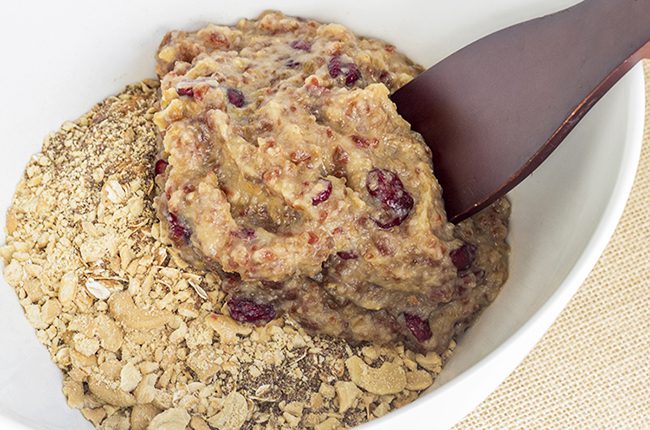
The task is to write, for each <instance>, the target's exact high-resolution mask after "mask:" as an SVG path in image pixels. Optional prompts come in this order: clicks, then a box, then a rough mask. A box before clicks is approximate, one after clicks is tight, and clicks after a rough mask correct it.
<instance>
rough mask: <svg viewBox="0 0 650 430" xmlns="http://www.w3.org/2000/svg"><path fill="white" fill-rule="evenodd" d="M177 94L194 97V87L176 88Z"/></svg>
mask: <svg viewBox="0 0 650 430" xmlns="http://www.w3.org/2000/svg"><path fill="white" fill-rule="evenodd" d="M176 94H178V95H179V96H188V97H194V89H193V88H192V87H186V88H176Z"/></svg>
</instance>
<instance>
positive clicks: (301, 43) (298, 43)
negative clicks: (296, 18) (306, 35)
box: [289, 39, 311, 52]
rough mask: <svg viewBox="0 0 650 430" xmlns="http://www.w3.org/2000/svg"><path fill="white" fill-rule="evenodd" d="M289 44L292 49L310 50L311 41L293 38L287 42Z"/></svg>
mask: <svg viewBox="0 0 650 430" xmlns="http://www.w3.org/2000/svg"><path fill="white" fill-rule="evenodd" d="M289 46H291V47H292V48H293V49H299V50H301V51H307V52H309V51H310V50H311V43H309V42H307V41H306V40H303V39H298V40H294V41H292V42H291V43H289Z"/></svg>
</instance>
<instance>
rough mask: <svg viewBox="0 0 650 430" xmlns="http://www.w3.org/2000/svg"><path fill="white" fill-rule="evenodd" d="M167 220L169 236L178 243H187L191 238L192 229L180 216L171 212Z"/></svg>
mask: <svg viewBox="0 0 650 430" xmlns="http://www.w3.org/2000/svg"><path fill="white" fill-rule="evenodd" d="M167 221H168V222H169V238H170V239H171V240H172V242H174V243H175V244H176V245H182V244H185V243H187V241H188V240H189V239H190V234H191V233H190V229H189V227H187V226H186V225H185V224H183V223H182V222H181V221H180V220H179V219H178V217H177V216H176V215H175V214H173V213H171V212H170V213H169V214H168V215H167Z"/></svg>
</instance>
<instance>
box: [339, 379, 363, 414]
mask: <svg viewBox="0 0 650 430" xmlns="http://www.w3.org/2000/svg"><path fill="white" fill-rule="evenodd" d="M334 389H336V395H337V398H338V400H339V413H340V414H344V413H345V411H347V410H348V409H350V408H351V407H352V406H353V405H354V402H355V401H356V400H357V398H358V397H359V396H360V395H361V390H360V389H359V388H358V387H357V386H356V384H355V383H354V382H347V381H338V382H337V383H335V384H334Z"/></svg>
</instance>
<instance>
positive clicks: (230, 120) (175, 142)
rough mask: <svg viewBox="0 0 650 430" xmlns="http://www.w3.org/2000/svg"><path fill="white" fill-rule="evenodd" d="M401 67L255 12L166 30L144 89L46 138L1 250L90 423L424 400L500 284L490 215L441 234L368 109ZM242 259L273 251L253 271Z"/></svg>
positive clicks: (241, 423)
mask: <svg viewBox="0 0 650 430" xmlns="http://www.w3.org/2000/svg"><path fill="white" fill-rule="evenodd" d="M287 28H288V29H289V32H288V33H287ZM238 32H239V33H238ZM265 32H266V33H268V34H267V35H266V36H264V34H262V33H265ZM269 35H272V36H273V37H270V36H269ZM297 36H300V37H297ZM278 41H280V42H281V43H280V42H278ZM337 41H338V42H337ZM256 43H257V45H256ZM230 44H232V46H231V45H230ZM237 44H239V45H237ZM280 45H282V46H281V47H280V48H278V46H280ZM224 47H226V48H228V49H225V50H223V49H222V48H224ZM246 47H248V48H249V49H254V50H256V51H255V52H257V51H260V52H261V53H262V55H265V56H266V57H267V60H268V59H269V58H271V60H272V61H271V63H270V64H271V66H269V63H268V61H267V60H264V59H263V58H262V57H259V56H256V55H252V54H251V55H249V58H247V57H246V55H240V54H241V52H243V51H245V49H246ZM230 48H238V49H239V50H240V53H239V54H238V53H237V52H232V53H230V52H231V51H229V49H230ZM264 48H267V49H266V51H265V50H264ZM190 61H191V62H190ZM256 61H257V63H256ZM274 62H275V63H278V62H279V63H278V64H280V63H281V64H282V67H279V66H278V64H275V63H274ZM215 63H218V64H217V65H215ZM238 68H244V69H245V71H248V70H250V74H249V75H247V74H246V73H241V70H239V69H238ZM260 71H262V72H263V73H262V74H263V75H264V76H266V78H268V80H267V81H264V82H262V83H260V82H259V81H257V80H255V79H252V78H253V77H254V76H256V73H257V74H258V75H259V74H260ZM418 71H419V68H418V67H417V66H415V65H413V64H412V63H410V62H408V61H407V59H406V58H405V57H403V56H402V55H401V54H399V53H396V52H395V50H394V48H393V47H390V46H389V45H386V44H384V43H383V42H379V41H375V40H371V39H362V38H357V37H356V36H354V35H353V34H352V33H350V32H349V31H348V30H346V29H344V28H342V27H340V26H337V25H321V24H318V23H315V22H313V21H304V20H298V19H294V18H288V17H285V16H283V15H281V14H278V13H270V14H265V15H263V16H262V17H261V18H260V19H259V20H254V21H246V20H244V21H242V22H241V23H240V24H238V26H236V27H219V26H208V27H206V28H205V29H203V30H201V31H199V32H198V33H182V32H175V33H173V34H171V35H170V36H169V37H168V38H166V40H165V41H164V42H163V44H162V45H161V50H160V51H159V70H158V72H159V75H160V76H162V77H163V84H162V85H163V88H162V91H161V90H159V88H158V81H154V80H150V81H144V82H141V83H139V84H136V85H132V86H129V87H128V88H127V89H126V90H125V91H124V92H122V93H121V94H119V95H118V96H115V97H109V98H108V99H106V100H105V101H103V102H101V103H100V104H98V105H97V106H95V107H94V108H93V109H92V110H91V111H90V112H89V113H88V114H86V115H84V116H83V117H81V118H80V119H78V120H77V121H75V122H69V123H66V124H64V125H63V126H62V128H61V129H60V130H59V131H57V132H56V133H54V134H52V135H50V136H49V137H48V138H47V139H46V141H45V143H44V145H43V148H42V151H41V153H39V154H37V155H36V156H34V157H33V159H32V160H31V161H30V163H29V164H28V166H27V168H26V171H25V175H24V177H23V179H22V181H21V182H20V184H19V186H18V189H17V191H16V195H15V197H14V201H13V204H12V207H11V208H10V209H9V212H8V216H7V226H6V227H7V241H6V244H5V245H4V246H3V247H2V248H0V256H1V257H2V258H3V259H4V263H5V268H4V276H5V279H6V280H7V282H8V283H9V284H10V285H11V286H13V287H14V288H15V290H16V292H17V295H18V298H19V300H20V302H21V304H22V305H23V307H24V309H25V313H26V316H27V318H28V320H29V322H30V323H31V324H32V325H33V326H34V327H35V329H36V331H37V336H38V338H39V339H40V341H41V342H43V343H44V344H45V345H46V346H47V347H48V349H49V351H50V353H51V356H52V359H53V360H54V362H55V363H56V364H57V365H58V366H59V367H60V368H61V370H62V371H63V373H64V376H65V377H64V386H63V390H64V393H65V395H66V397H67V399H68V402H69V404H70V406H71V407H74V408H78V409H80V410H81V412H82V413H83V415H84V416H85V417H86V418H87V419H89V420H90V421H91V422H92V423H93V424H94V425H95V426H96V427H97V428H103V429H128V428H133V429H174V430H176V429H178V430H182V429H187V428H189V429H194V430H204V429H211V428H212V429H224V430H236V429H266V428H269V429H279V428H314V429H317V430H327V429H335V428H342V427H351V426H355V425H357V424H360V423H363V422H365V421H367V420H370V419H373V418H375V417H379V416H382V415H385V414H386V413H388V412H389V411H390V410H392V409H394V408H397V407H400V406H402V405H404V404H406V403H409V402H411V401H413V400H414V399H416V398H417V396H418V395H419V393H421V392H422V391H423V390H425V389H426V388H427V387H429V386H430V385H431V384H432V382H433V380H434V379H435V377H436V376H437V374H438V373H439V372H440V370H441V368H442V365H443V364H444V362H445V361H446V359H447V358H448V356H449V354H450V353H451V350H453V348H454V347H455V342H454V341H453V340H450V339H451V338H452V337H453V336H455V335H456V334H458V333H460V332H462V331H463V330H464V329H465V328H466V327H467V326H468V325H469V324H470V323H471V321H472V320H473V318H474V317H475V316H476V314H477V313H478V312H479V311H480V309H481V308H483V307H484V306H486V305H487V304H489V302H491V301H492V300H493V299H494V297H495V296H496V294H497V293H498V289H499V288H500V286H501V285H502V283H503V281H504V280H505V277H506V276H507V244H506V243H505V237H506V234H507V220H508V215H509V204H508V203H507V201H505V200H502V201H500V202H498V203H497V204H495V205H493V206H492V207H490V208H489V209H487V210H486V211H483V212H482V213H480V214H478V215H477V216H475V217H473V218H472V219H470V220H468V221H466V222H463V223H461V224H460V225H458V226H456V227H454V226H452V225H450V224H448V223H446V221H445V219H444V211H443V210H442V202H441V200H440V189H439V186H438V184H437V182H436V181H435V178H434V177H433V176H432V174H431V166H430V161H429V157H428V152H427V150H426V148H425V146H424V145H423V143H422V142H421V138H419V136H418V135H416V134H414V133H412V132H410V130H409V129H408V124H406V123H404V122H403V121H402V120H401V118H399V116H398V115H397V114H396V113H395V112H394V108H393V107H392V105H391V104H390V103H389V102H388V99H387V96H388V93H389V91H394V90H396V89H397V88H399V86H401V85H403V84H404V83H406V82H408V80H409V79H411V78H412V77H413V75H415V74H417V72H418ZM160 97H161V98H162V105H163V110H162V111H161V113H159V114H158V116H157V119H156V121H154V115H155V114H156V113H157V112H158V111H159V108H158V106H157V101H158V100H159V98H160ZM267 97H268V99H267ZM274 97H275V98H274ZM350 105H352V107H350ZM291 106H293V107H294V109H292V108H291ZM285 108H286V109H289V111H285V110H283V109H285ZM346 109H348V110H349V109H352V110H351V111H349V112H348V113H347V114H346V113H345V112H346ZM369 110H370V111H372V115H369V114H368V113H369ZM350 113H351V114H352V116H353V117H354V119H355V121H351V120H350V117H349V114H350ZM377 113H379V117H380V118H375V116H376V115H377ZM337 115H338V116H337ZM346 115H347V116H346ZM310 116H311V117H310ZM208 117H209V118H208ZM312 117H313V118H312ZM278 118H282V121H279V120H278ZM304 121H311V123H310V125H309V126H308V127H305V126H304ZM368 121H370V123H368ZM373 121H374V122H373ZM156 124H157V125H156ZM157 126H158V127H160V128H162V130H159V129H158V127H157ZM168 126H169V128H168ZM211 127H212V128H211ZM348 128H349V129H348ZM328 129H329V132H328ZM215 130H218V133H217V132H215ZM160 132H162V135H163V138H164V146H163V144H162V142H161V136H160ZM305 132H306V133H307V134H305ZM375 134H376V136H375ZM218 136H221V140H219V139H218ZM297 136H298V138H297ZM207 137H209V139H208V140H210V139H212V140H211V141H214V140H215V139H216V141H219V145H215V146H217V147H218V148H219V149H218V150H217V151H216V155H218V157H217V159H215V158H214V156H215V154H209V152H210V151H215V149H214V147H212V146H209V147H202V146H201V145H205V144H206V140H205V139H206V138H207ZM202 139H203V140H202ZM322 139H325V140H322ZM328 139H329V140H328ZM250 142H253V143H254V144H250ZM245 145H248V146H245ZM161 147H164V150H163V151H161ZM188 148H189V149H188ZM206 148H207V149H206ZM337 148H339V149H337ZM258 150H259V151H262V152H263V153H264V154H266V155H267V156H266V157H264V156H260V154H255V151H258ZM274 151H275V155H276V156H272V154H273V153H274ZM328 151H329V152H328ZM330 152H331V153H330ZM284 153H287V154H284ZM206 154H208V155H207V159H208V162H207V163H206ZM264 154H262V155H264ZM269 154H271V155H269ZM277 154H281V155H280V156H278V155H277ZM161 155H162V159H160V157H161ZM284 155H287V157H284ZM242 156H244V158H243V159H239V158H238V157H242ZM202 157H203V158H202ZM246 157H249V158H246ZM258 157H259V158H258ZM218 160H221V161H218ZM192 162H194V163H196V164H195V165H194V169H190V168H188V166H187V165H186V166H183V163H192ZM215 162H218V165H214V164H211V163H215ZM247 163H248V164H247ZM274 163H275V164H278V163H279V165H275V164H274ZM287 163H290V164H287ZM382 163H383V164H382ZM314 165H316V168H314ZM206 166H207V167H206ZM319 166H320V167H319ZM262 167H264V168H266V167H269V168H270V169H271V170H272V171H273V172H274V173H273V172H272V173H273V174H266V175H265V173H266V171H265V170H264V169H262ZM175 171H176V173H174V172H175ZM210 172H215V173H216V175H211V174H210ZM242 172H243V173H242ZM371 172H374V173H371ZM287 174H289V175H288V176H287ZM291 174H293V175H294V176H291ZM287 177H289V180H287ZM295 177H301V178H304V179H305V181H304V182H303V183H302V184H299V183H298V182H295V181H293V179H291V178H294V179H295ZM396 178H397V179H396ZM219 181H221V183H220V182H219ZM283 181H284V182H283ZM224 184H226V185H227V186H226V185H224ZM387 184H388V185H387ZM386 186H390V187H391V189H386ZM196 189H198V190H199V191H200V190H201V189H205V190H207V192H205V193H202V194H201V193H197V194H195V195H196V196H197V197H196V199H197V200H201V199H207V200H206V201H205V202H204V203H206V202H207V206H208V207H212V208H220V209H223V207H225V205H223V204H222V203H219V202H217V204H214V203H215V202H214V201H212V200H210V198H211V197H210V196H214V193H215V192H222V193H223V194H224V195H226V196H227V200H228V204H230V205H232V206H231V208H230V210H231V212H230V213H229V214H226V215H227V216H226V217H224V220H225V219H230V220H231V221H232V225H231V226H232V229H230V230H228V231H226V233H225V234H224V232H223V231H221V232H215V231H213V230H214V229H215V228H217V227H222V226H221V225H215V224H211V223H206V224H204V225H203V226H202V222H200V220H198V218H197V217H198V215H197V214H200V213H201V212H202V209H204V208H205V207H206V206H201V205H198V206H195V207H192V202H193V198H191V197H190V198H188V197H187V196H188V195H192V193H193V192H194V191H195V190H196ZM228 189H230V190H231V191H230V192H228ZM364 190H366V191H367V192H366V194H363V193H364ZM286 192H289V194H290V195H285V194H283V193H286ZM355 193H356V195H355ZM174 196H176V197H174ZM206 196H207V197H206ZM156 197H158V203H157V204H154V199H155V198H156ZM297 202H302V203H304V204H300V203H297ZM335 203H336V204H335ZM220 205H221V206H220ZM155 207H157V209H155ZM247 207H249V208H250V207H252V208H254V210H252V211H246V210H245V208H247ZM170 208H173V210H172V211H170V210H169V209H170ZM157 212H158V215H160V216H161V218H162V223H161V222H159V221H158V217H157ZM323 213H326V216H323V215H322V214H323ZM350 214H354V217H352V216H351V215H350ZM359 214H361V215H362V216H359ZM358 218H363V219H364V221H363V222H362V223H361V224H358ZM359 225H361V227H359ZM337 228H339V229H341V232H344V235H345V237H346V239H345V240H341V239H340V238H335V237H333V236H332V235H330V233H331V231H332V230H336V229H337ZM201 229H203V230H202V232H201V234H195V231H196V230H201ZM431 231H433V232H434V233H435V234H431ZM328 232H329V233H328ZM341 232H339V233H337V234H340V233H341ZM310 233H311V234H310ZM213 234H216V236H214V235H213ZM233 234H235V237H236V239H237V241H236V242H234V245H233V246H231V245H232V243H229V244H228V243H227V242H228V241H227V240H226V242H224V243H226V245H224V244H223V243H221V242H218V240H219V235H221V237H222V238H223V237H224V235H225V236H228V235H233ZM335 235H336V234H335ZM303 236H304V237H303ZM314 236H315V237H316V239H314ZM215 237H216V239H215ZM260 237H261V238H262V240H261V241H259V242H258V240H259V239H260ZM296 237H298V239H300V240H298V239H295V238H296ZM291 238H294V239H291ZM302 238H305V239H306V243H304V242H303V241H302ZM210 240H216V242H215V243H221V244H220V245H218V246H221V248H218V246H217V248H215V249H218V250H220V251H221V252H213V251H214V249H212V250H211V249H210V247H209V243H208V242H210ZM292 240H293V242H292ZM294 242H295V243H294ZM206 244H207V245H206ZM306 245H316V246H313V247H311V248H310V247H307V246H306ZM213 246H215V244H213ZM291 247H293V248H291ZM260 248H262V249H264V251H265V252H266V251H269V252H276V251H277V250H278V249H282V250H284V251H286V250H287V249H290V250H292V252H290V253H289V252H286V253H282V252H279V253H278V255H276V257H278V256H279V257H282V258H272V259H267V260H265V261H267V262H269V263H270V264H268V265H264V264H250V257H251V256H250V255H247V254H246V253H248V252H253V253H254V252H255V251H257V250H259V249H260ZM409 253H411V254H409ZM224 255H231V256H233V259H232V260H230V261H225V260H220V259H219V258H220V257H221V256H224ZM264 255H266V256H268V254H264ZM409 255H410V257H409ZM414 256H416V257H417V258H415V257H414ZM432 261H433V263H432ZM190 263H191V264H190ZM224 263H225V264H224ZM278 263H279V264H278ZM321 265H322V267H324V269H325V270H321ZM414 267H416V268H419V269H418V270H415V269H414ZM224 269H229V270H224ZM420 269H422V270H420ZM258 272H259V273H258ZM387 277H388V278H390V279H391V282H392V283H391V282H387V281H386V279H385V278H387ZM366 278H367V279H370V281H369V282H366V283H359V282H354V280H355V279H366ZM425 283H426V285H424V284H425ZM436 284H438V286H440V285H442V287H441V288H437V287H435V285H436ZM422 288H424V289H425V290H426V294H425V295H426V297H424V295H423V294H422V293H421V292H417V290H418V289H422ZM387 291H388V294H386V292H387ZM425 298H428V299H429V301H426V300H425ZM402 302H404V303H406V308H405V307H404V306H405V305H404V303H402ZM233 303H234V304H233ZM276 309H277V310H279V311H285V312H286V314H281V313H279V312H278V313H276ZM314 309H315V310H316V312H314ZM328 309H329V310H328ZM330 311H331V312H330ZM324 312H329V313H325V314H324ZM431 312H433V313H432V314H431V316H430V318H429V319H428V321H427V318H426V316H427V315H429V313H431ZM322 315H325V317H322ZM233 318H234V319H237V320H238V321H239V322H238V321H235V320H234V319H233ZM391 318H392V319H391ZM269 320H270V321H269ZM267 321H269V322H268V323H267V324H260V323H261V322H264V323H266V322H267ZM347 321H356V323H355V324H348V322H347ZM242 322H244V323H242ZM250 322H253V323H257V324H249V323H250ZM373 325H375V326H376V327H375V328H374V331H372V330H371V329H373ZM405 328H406V329H407V330H404V329H405ZM305 329H306V330H307V331H305ZM319 332H320V333H325V334H333V335H339V336H344V337H346V338H348V339H350V340H353V341H355V342H352V343H348V342H347V341H346V340H344V339H341V338H335V337H328V336H323V335H320V334H318V333H319ZM367 339H371V340H374V341H377V342H386V345H383V346H382V345H379V344H378V343H375V344H368V343H359V342H358V341H359V340H367ZM429 339H433V340H429ZM396 340H397V341H404V342H406V344H407V346H409V348H405V347H404V346H403V343H400V342H397V343H395V341H396ZM416 351H419V352H421V353H418V352H416Z"/></svg>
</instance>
